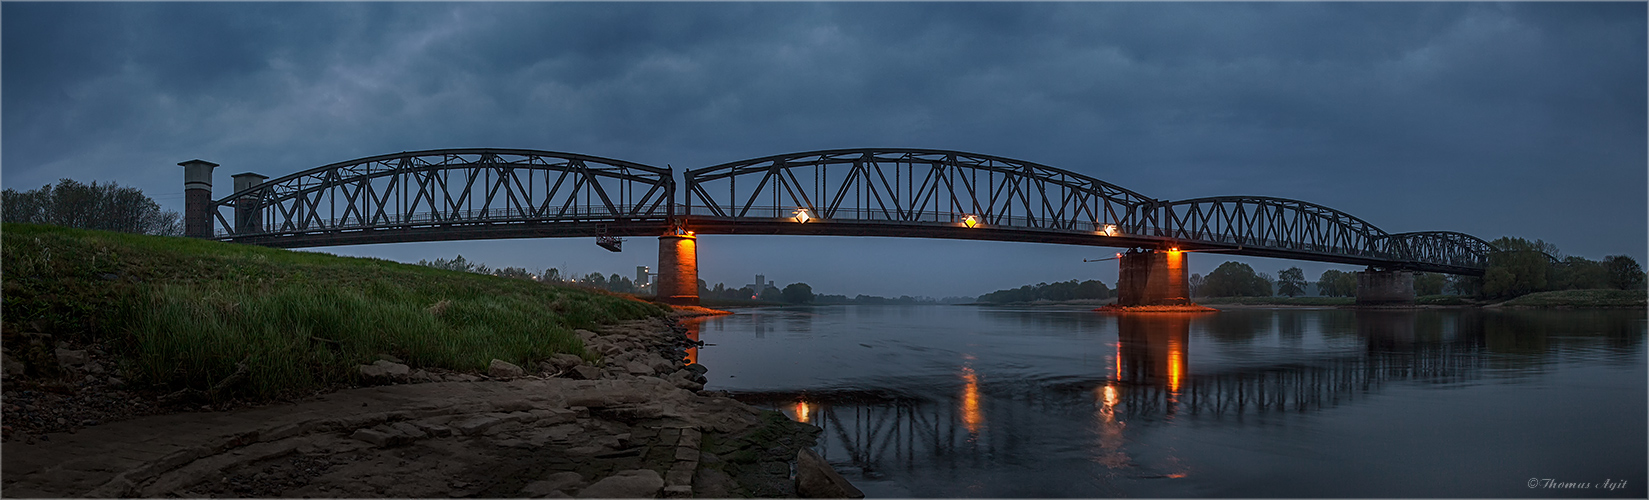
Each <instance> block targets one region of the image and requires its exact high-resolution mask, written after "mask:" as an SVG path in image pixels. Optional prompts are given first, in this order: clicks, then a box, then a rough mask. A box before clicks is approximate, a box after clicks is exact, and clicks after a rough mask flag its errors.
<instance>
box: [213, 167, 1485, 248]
mask: <svg viewBox="0 0 1649 500" xmlns="http://www.w3.org/2000/svg"><path fill="white" fill-rule="evenodd" d="M243 175H244V174H243ZM237 177H238V176H237ZM682 178H683V185H682V186H680V187H681V189H680V190H679V191H680V192H678V190H677V187H678V186H677V185H676V178H675V175H674V171H673V169H671V168H660V167H654V166H649V165H642V164H638V163H632V162H627V161H623V160H615V159H611V158H602V157H596V156H589V155H582V154H575V153H560V152H551V151H537V150H522V149H443V150H430V151H416V152H403V153H395V154H388V155H381V156H374V157H370V158H361V159H357V160H350V161H345V162H340V163H334V164H331V165H326V166H322V167H317V168H313V169H310V170H305V171H302V172H298V173H294V174H291V175H286V176H284V177H279V178H276V179H271V180H269V181H267V182H262V183H261V184H256V185H251V186H249V187H245V188H244V189H239V190H237V191H236V192H234V193H232V194H230V195H229V196H225V197H223V198H221V199H218V200H215V201H213V202H212V205H211V207H209V209H208V210H209V212H211V213H212V214H214V217H215V219H216V222H217V225H218V227H219V228H220V229H219V230H218V232H217V233H216V236H215V237H216V238H217V239H219V240H223V241H234V242H241V243H252V244H258V245H267V246H276V247H310V246H332V245H353V244H365V243H393V242H411V241H435V240H463V239H492V238H541V237H573V236H582V237H590V236H596V237H600V238H612V237H620V236H660V235H664V234H667V233H670V232H672V231H675V230H692V231H695V232H696V233H700V234H787V235H838V236H888V237H919V238H952V239H971V240H998V241H1021V242H1038V243H1059V244H1072V245H1092V246H1105V247H1120V248H1169V247H1176V248H1179V249H1181V250H1186V251H1221V252H1227V253H1232V254H1238V255H1252V256H1261V257H1277V258H1286V259H1299V260H1311V261H1322V262H1335V263H1342V264H1354V265H1367V266H1375V267H1380V268H1386V269H1403V270H1413V271H1431V272H1444V273H1452V274H1466V275H1482V273H1483V269H1484V267H1485V266H1486V262H1487V255H1488V253H1489V252H1491V251H1494V250H1495V249H1494V247H1492V246H1491V245H1490V244H1489V243H1487V242H1485V241H1483V240H1482V239H1479V238H1477V237H1474V236H1471V235H1468V234H1463V233H1457V232H1450V231H1426V232H1408V233H1391V232H1387V231H1385V230H1383V229H1381V228H1379V227H1376V226H1375V225H1373V224H1370V223H1368V222H1366V221H1364V220H1362V219H1359V218H1357V217H1355V216H1352V215H1350V214H1347V213H1345V212H1341V211H1338V210H1335V209H1332V208H1328V207H1325V206H1322V205H1318V204H1314V203H1309V202H1304V201H1298V200H1290V199H1284V198H1272V197H1264V196H1220V197H1209V198H1196V199H1189V200H1179V201H1169V200H1158V199H1153V198H1150V197H1147V196H1145V195H1142V194H1140V193H1138V192H1135V191H1131V190H1128V189H1125V188H1122V187H1120V186H1116V185H1114V184H1110V183H1107V182H1105V181H1101V180H1099V179H1095V178H1092V177H1089V176H1086V175H1082V174H1078V173H1075V172H1071V171H1067V170H1062V169H1058V168H1054V167H1050V166H1046V165H1041V164H1038V163H1033V162H1028V161H1023V160H1015V159H1010V158H1002V157H998V156H990V155H982V154H975V153H965V152H960V151H945V150H931V149H901V148H871V149H836V150H827V151H812V152H803V153H791V154H784V155H776V156H768V157H763V158H755V159H749V160H743V161H737V162H732V163H724V164H721V165H715V166H711V167H706V168H702V169H697V170H684V171H683V176H682Z"/></svg>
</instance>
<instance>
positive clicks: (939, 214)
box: [677, 206, 1396, 258]
mask: <svg viewBox="0 0 1649 500" xmlns="http://www.w3.org/2000/svg"><path fill="white" fill-rule="evenodd" d="M677 210H678V213H683V214H685V215H688V216H691V217H696V218H697V217H702V218H717V217H718V216H717V214H715V213H714V212H713V211H712V210H711V209H708V208H705V207H702V206H695V207H691V213H688V207H678V208H677ZM799 210H800V209H799V208H798V207H791V206H753V207H750V210H749V212H748V213H747V214H746V215H745V216H744V217H737V218H732V217H722V218H728V219H742V220H753V219H761V218H767V219H772V220H791V221H793V220H794V219H795V218H796V215H797V213H798V211H799ZM969 216H974V217H975V220H976V221H977V222H978V225H977V226H976V227H974V229H978V230H989V229H1004V228H1006V229H1018V230H1032V231H1049V232H1059V233H1071V234H1087V235H1094V236H1096V237H1098V236H1103V233H1104V232H1105V226H1107V225H1108V224H1107V223H1103V222H1095V221H1091V220H1050V219H1048V218H1046V217H1027V216H977V215H974V214H969V213H964V212H955V211H916V212H904V213H902V214H898V216H894V214H891V213H890V212H889V211H886V210H880V209H867V208H843V209H839V210H837V211H836V212H834V213H831V214H816V213H812V212H811V211H809V212H808V217H809V222H808V223H815V224H817V223H827V222H832V221H834V222H855V223H864V222H869V223H918V224H934V225H944V226H957V227H963V226H962V224H963V222H964V220H965V219H966V218H967V217H969ZM1175 232H1176V231H1174V230H1172V229H1170V228H1165V227H1159V226H1136V227H1133V228H1128V229H1123V228H1117V229H1116V230H1115V232H1114V233H1112V234H1113V235H1115V236H1124V235H1125V236H1132V237H1146V238H1155V239H1160V240H1162V241H1163V242H1164V243H1205V244H1217V245H1222V246H1242V245H1245V244H1246V245H1247V246H1250V247H1257V248H1269V249H1276V250H1292V251H1307V252H1318V253H1325V254H1327V253H1339V254H1348V255H1357V256H1364V257H1371V258H1395V257H1396V256H1395V254H1392V253H1390V252H1381V251H1373V250H1369V249H1363V248H1349V247H1338V246H1331V245H1322V244H1313V243H1304V242H1298V241H1290V240H1279V239H1274V238H1249V237H1237V236H1232V235H1225V234H1202V235H1199V236H1204V237H1202V238H1183V237H1178V238H1176V237H1174V236H1172V235H1173V234H1175Z"/></svg>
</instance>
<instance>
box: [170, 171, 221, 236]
mask: <svg viewBox="0 0 1649 500" xmlns="http://www.w3.org/2000/svg"><path fill="white" fill-rule="evenodd" d="M178 166H180V167H183V235H184V236H188V237H190V238H211V237H212V214H209V213H207V212H208V210H209V209H210V208H211V206H212V169H214V168H217V166H218V164H216V163H212V162H209V161H206V160H189V161H186V162H183V163H179V164H178Z"/></svg>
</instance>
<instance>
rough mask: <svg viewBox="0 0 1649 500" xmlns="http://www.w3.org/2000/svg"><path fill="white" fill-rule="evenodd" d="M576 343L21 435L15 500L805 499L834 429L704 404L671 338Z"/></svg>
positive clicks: (606, 334)
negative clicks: (582, 356) (471, 365)
mask: <svg viewBox="0 0 1649 500" xmlns="http://www.w3.org/2000/svg"><path fill="white" fill-rule="evenodd" d="M577 334H578V335H579V337H580V338H581V339H582V340H583V341H584V342H585V346H586V349H588V350H590V351H591V352H597V353H601V354H602V356H601V357H600V359H599V360H598V361H596V362H587V361H582V360H580V361H572V360H570V359H568V358H576V357H572V356H568V357H560V358H557V359H552V360H550V361H546V362H544V363H541V364H540V366H538V367H535V369H534V370H532V372H531V373H528V371H527V370H520V369H518V368H517V369H512V367H511V366H507V365H506V364H498V363H495V365H494V367H493V369H491V370H489V372H488V373H485V374H482V373H464V372H441V373H436V372H431V371H427V370H416V371H413V370H407V369H405V365H401V364H399V363H395V362H393V361H389V360H380V361H379V362H375V363H374V364H373V365H365V366H362V367H361V369H362V370H363V373H365V372H373V373H374V374H376V373H377V372H378V371H379V370H373V369H372V368H379V369H381V371H382V372H384V375H381V376H380V375H374V376H370V377H366V378H367V379H368V380H373V381H375V382H378V383H382V384H384V385H380V386H375V387H355V388H346V389H341V390H336V391H331V392H326V393H323V394H317V395H314V396H311V397H306V398H300V399H298V400H293V401H284V402H276V403H270V404H262V405H243V406H239V407H231V408H225V409H222V410H221V411H219V410H217V409H216V408H214V407H212V406H211V405H206V406H205V407H204V408H182V407H176V406H170V407H168V406H165V405H164V404H160V403H154V404H153V407H154V408H156V412H155V414H149V415H142V416H136V417H134V418H126V419H118V418H117V419H116V420H115V421H111V422H87V423H90V424H91V425H76V426H69V427H68V428H67V429H66V430H63V431H57V432H44V433H38V434H37V433H17V434H14V435H13V436H11V439H8V442H6V443H5V444H4V445H3V446H4V447H5V450H4V451H5V453H4V454H3V460H4V462H3V465H4V470H5V474H4V478H3V482H4V491H5V493H4V494H5V496H6V497H87V496H146V497H152V496H184V497H302V496H317V497H472V496H475V497H565V496H574V495H576V496H598V497H654V496H666V497H690V496H699V497H730V496H763V497H793V496H797V486H796V484H797V482H796V480H795V479H793V478H792V476H791V469H792V464H793V463H796V462H798V460H797V459H798V456H799V455H805V454H803V453H801V450H803V449H805V448H807V447H809V446H812V445H813V443H814V440H815V436H816V435H817V433H818V432H819V430H818V428H816V427H813V426H810V425H806V424H800V423H796V422H793V421H791V420H789V419H788V418H785V417H784V416H783V414H780V413H778V412H773V411H764V410H759V409H756V408H754V407H751V406H749V405H745V404H743V403H739V402H738V401H734V400H732V399H731V398H728V397H726V395H725V394H720V393H715V392H708V391H702V390H701V389H702V380H703V377H702V375H703V373H705V371H706V370H705V369H704V368H703V367H700V366H697V365H685V364H683V363H682V362H681V361H680V360H681V359H682V356H681V354H682V353H683V350H684V349H685V348H688V347H691V346H692V345H693V344H692V342H691V341H689V340H687V338H686V336H685V335H683V334H682V331H681V330H680V329H679V328H678V327H676V326H675V325H674V324H673V323H671V322H668V321H666V320H661V319H648V320H637V321H629V322H623V323H619V324H615V325H609V326H606V327H602V328H599V329H597V330H595V331H590V330H578V331H577ZM69 368H70V369H77V368H74V367H69ZM9 385H10V384H8V386H9ZM35 392H36V391H34V390H18V391H14V390H11V388H10V387H8V390H7V392H6V396H7V404H6V411H7V412H8V415H6V420H7V421H8V422H11V421H14V418H15V417H17V416H20V412H41V411H49V410H48V408H45V407H46V406H50V404H48V403H46V402H44V401H43V400H41V399H39V398H38V397H37V396H38V395H37V394H34V393H35ZM25 393H29V394H25ZM115 396H116V395H113V394H104V395H103V396H102V397H101V398H102V399H105V400H111V401H110V402H111V403H114V404H119V403H120V402H119V401H118V398H117V397H115ZM126 396H127V397H130V396H131V395H129V394H128V395H126ZM93 399H96V398H93ZM25 401H27V402H25ZM16 402H24V403H23V404H17V403H16ZM167 410H175V411H170V412H168V411H167ZM65 421H66V419H65ZM804 458H805V457H804ZM802 462H806V460H802ZM826 467H828V466H826ZM809 472H810V473H814V474H824V475H827V476H828V475H833V474H834V472H833V471H832V472H824V471H816V470H815V471H809ZM843 483H844V484H845V481H843ZM849 487H850V486H849Z"/></svg>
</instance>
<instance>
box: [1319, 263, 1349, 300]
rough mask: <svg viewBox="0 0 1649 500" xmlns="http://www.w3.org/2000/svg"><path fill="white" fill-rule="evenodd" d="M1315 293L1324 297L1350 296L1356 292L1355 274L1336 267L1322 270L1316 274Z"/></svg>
mask: <svg viewBox="0 0 1649 500" xmlns="http://www.w3.org/2000/svg"><path fill="white" fill-rule="evenodd" d="M1317 294H1319V295H1322V296H1324V297H1350V296H1352V295H1356V294H1357V275H1356V274H1354V273H1348V272H1345V271H1341V270H1338V269H1329V270H1327V271H1323V274H1321V275H1319V276H1317Z"/></svg>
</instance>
